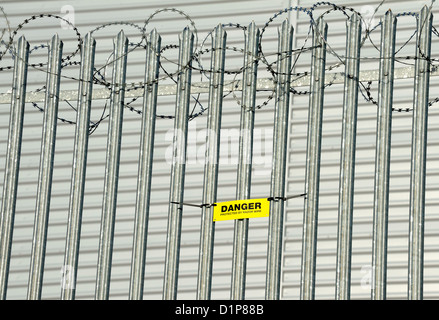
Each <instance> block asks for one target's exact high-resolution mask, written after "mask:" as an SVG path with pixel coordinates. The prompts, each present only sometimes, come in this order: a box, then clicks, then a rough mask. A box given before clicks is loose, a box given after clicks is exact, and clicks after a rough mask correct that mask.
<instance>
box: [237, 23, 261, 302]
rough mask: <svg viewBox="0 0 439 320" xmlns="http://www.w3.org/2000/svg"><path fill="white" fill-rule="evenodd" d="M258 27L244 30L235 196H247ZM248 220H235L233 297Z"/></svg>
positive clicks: (241, 278) (242, 269)
mask: <svg viewBox="0 0 439 320" xmlns="http://www.w3.org/2000/svg"><path fill="white" fill-rule="evenodd" d="M258 48H259V29H258V28H257V27H256V24H255V23H254V22H252V23H251V24H250V25H249V27H248V29H247V33H246V42H245V48H244V74H243V79H242V82H243V83H242V104H241V124H240V139H239V162H238V177H237V187H236V199H238V200H243V199H249V198H250V189H251V173H252V153H253V127H254V120H255V102H256V80H257V71H258V59H259V52H258ZM247 242H248V219H240V220H235V227H234V238H233V261H232V288H231V293H230V297H231V299H232V300H243V299H244V297H245V276H246V268H247Z"/></svg>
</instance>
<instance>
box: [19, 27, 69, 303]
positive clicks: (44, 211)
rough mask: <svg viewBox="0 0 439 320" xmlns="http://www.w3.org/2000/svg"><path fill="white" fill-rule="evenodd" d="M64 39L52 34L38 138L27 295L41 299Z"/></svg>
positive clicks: (30, 297)
mask: <svg viewBox="0 0 439 320" xmlns="http://www.w3.org/2000/svg"><path fill="white" fill-rule="evenodd" d="M62 52H63V42H62V41H61V40H60V38H59V36H58V35H55V36H53V37H52V41H51V43H50V51H49V61H48V66H47V82H46V100H45V108H44V118H43V135H42V139H41V157H40V171H39V176H38V190H37V203H36V208H35V220H34V233H33V241H32V253H31V263H30V271H29V285H28V292H27V298H28V299H29V300H39V299H41V291H42V288H43V275H44V260H45V258H46V241H47V228H48V223H49V211H50V198H51V192H52V176H53V161H54V158H55V141H56V127H57V122H58V103H59V97H58V96H59V88H60V81H61V77H60V75H61V59H62Z"/></svg>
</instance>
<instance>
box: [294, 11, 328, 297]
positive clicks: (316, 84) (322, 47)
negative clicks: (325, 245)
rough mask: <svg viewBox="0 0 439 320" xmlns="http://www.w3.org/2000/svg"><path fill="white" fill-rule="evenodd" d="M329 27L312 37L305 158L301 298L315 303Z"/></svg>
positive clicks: (319, 24) (320, 24) (319, 25)
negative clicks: (312, 300) (313, 300)
mask: <svg viewBox="0 0 439 320" xmlns="http://www.w3.org/2000/svg"><path fill="white" fill-rule="evenodd" d="M327 33H328V25H327V24H326V22H324V21H323V19H319V20H318V21H317V25H316V27H315V30H314V33H313V47H314V49H313V52H312V58H311V79H310V88H311V89H310V97H309V106H310V109H309V111H308V141H307V154H306V159H307V160H306V176H305V183H306V185H305V190H306V193H307V196H306V199H305V208H304V213H303V238H302V273H301V287H300V298H301V299H303V300H310V299H314V294H315V271H316V252H317V221H318V211H319V186H320V158H321V148H322V122H323V101H324V89H325V66H326V39H327Z"/></svg>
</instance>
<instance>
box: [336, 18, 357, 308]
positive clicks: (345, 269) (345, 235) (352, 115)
mask: <svg viewBox="0 0 439 320" xmlns="http://www.w3.org/2000/svg"><path fill="white" fill-rule="evenodd" d="M360 41H361V19H360V18H359V16H358V14H357V13H354V14H352V16H351V17H350V21H349V25H348V32H347V41H346V62H345V84H344V96H343V129H342V143H341V163H340V192H339V205H338V208H339V209H338V233H337V270H336V292H335V296H336V299H339V300H345V299H349V298H350V286H351V248H352V213H353V200H354V175H355V142H356V135H357V107H358V81H359V73H360Z"/></svg>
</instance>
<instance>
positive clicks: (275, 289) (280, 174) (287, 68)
mask: <svg viewBox="0 0 439 320" xmlns="http://www.w3.org/2000/svg"><path fill="white" fill-rule="evenodd" d="M278 34H279V43H278V52H279V55H278V58H277V84H276V100H275V101H276V102H275V116H274V131H273V165H272V172H271V191H270V198H272V199H273V200H272V201H271V205H270V216H269V229H268V248H267V276H266V284H265V298H266V299H267V300H277V299H279V294H280V279H281V265H282V241H283V220H284V210H285V200H284V199H283V198H285V176H286V162H287V152H288V150H287V142H288V125H289V108H290V80H291V59H292V54H291V49H292V45H293V27H292V26H291V25H290V21H289V20H288V19H287V20H285V21H284V22H283V23H282V26H281V27H280V29H278Z"/></svg>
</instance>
